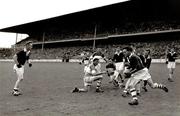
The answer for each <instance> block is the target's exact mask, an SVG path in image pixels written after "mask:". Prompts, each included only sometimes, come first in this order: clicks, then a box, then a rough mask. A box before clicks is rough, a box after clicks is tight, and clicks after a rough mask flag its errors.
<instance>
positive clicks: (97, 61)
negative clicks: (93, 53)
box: [93, 58, 99, 66]
mask: <svg viewBox="0 0 180 116" xmlns="http://www.w3.org/2000/svg"><path fill="white" fill-rule="evenodd" d="M98 64H99V59H98V58H94V59H93V65H94V66H96V65H98Z"/></svg>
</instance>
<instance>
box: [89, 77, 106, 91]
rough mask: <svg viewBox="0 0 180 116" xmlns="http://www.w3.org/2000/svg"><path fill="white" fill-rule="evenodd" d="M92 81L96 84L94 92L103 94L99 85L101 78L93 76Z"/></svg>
mask: <svg viewBox="0 0 180 116" xmlns="http://www.w3.org/2000/svg"><path fill="white" fill-rule="evenodd" d="M92 79H93V81H97V83H96V92H104V91H103V90H102V89H101V84H102V79H103V77H102V76H94V77H93V78H92Z"/></svg>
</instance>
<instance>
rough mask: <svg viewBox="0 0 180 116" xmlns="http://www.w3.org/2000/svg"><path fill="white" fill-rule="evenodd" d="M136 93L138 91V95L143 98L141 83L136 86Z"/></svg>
mask: <svg viewBox="0 0 180 116" xmlns="http://www.w3.org/2000/svg"><path fill="white" fill-rule="evenodd" d="M135 87H136V91H137V95H138V96H141V82H139V83H137V84H136V86H135Z"/></svg>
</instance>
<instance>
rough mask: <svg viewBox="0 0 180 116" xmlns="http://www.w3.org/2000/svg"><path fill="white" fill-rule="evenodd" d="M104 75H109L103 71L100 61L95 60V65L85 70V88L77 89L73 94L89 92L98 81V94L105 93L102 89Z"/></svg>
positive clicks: (90, 65)
mask: <svg viewBox="0 0 180 116" xmlns="http://www.w3.org/2000/svg"><path fill="white" fill-rule="evenodd" d="M103 74H107V72H106V71H101V66H100V64H99V59H98V58H94V59H93V63H92V64H89V65H88V66H87V68H86V69H85V70H84V78H83V81H84V88H77V87H75V88H74V89H73V90H72V93H74V92H87V91H88V90H89V88H90V87H91V85H92V83H93V82H94V81H97V86H96V92H103V90H102V89H101V81H102V79H103Z"/></svg>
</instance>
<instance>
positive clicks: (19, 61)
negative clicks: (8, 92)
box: [13, 42, 32, 96]
mask: <svg viewBox="0 0 180 116" xmlns="http://www.w3.org/2000/svg"><path fill="white" fill-rule="evenodd" d="M31 49H32V42H27V43H26V44H25V47H24V49H23V50H21V51H19V52H17V53H16V54H15V55H14V56H13V60H14V62H15V64H14V67H13V69H14V72H15V73H16V75H17V81H16V83H15V85H14V89H13V95H14V96H18V95H21V93H20V90H19V84H20V82H21V81H22V80H23V78H24V77H23V75H24V65H25V63H26V61H27V62H28V64H29V67H31V66H32V64H31V62H30V60H29V56H30V50H31Z"/></svg>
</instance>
